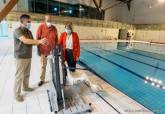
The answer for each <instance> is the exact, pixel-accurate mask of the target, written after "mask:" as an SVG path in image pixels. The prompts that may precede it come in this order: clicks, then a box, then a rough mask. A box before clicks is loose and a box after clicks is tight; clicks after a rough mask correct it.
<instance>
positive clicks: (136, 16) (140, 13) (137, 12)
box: [121, 0, 165, 24]
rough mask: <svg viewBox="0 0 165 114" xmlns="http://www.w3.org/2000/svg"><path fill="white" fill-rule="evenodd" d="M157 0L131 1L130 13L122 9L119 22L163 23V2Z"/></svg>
mask: <svg viewBox="0 0 165 114" xmlns="http://www.w3.org/2000/svg"><path fill="white" fill-rule="evenodd" d="M158 1H159V0H133V2H132V7H131V11H128V10H125V7H123V10H122V11H123V13H122V14H123V16H122V18H121V20H122V21H123V22H128V23H132V24H162V23H165V2H162V3H161V2H158Z"/></svg>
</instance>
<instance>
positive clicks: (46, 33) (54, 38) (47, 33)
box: [36, 23, 58, 55]
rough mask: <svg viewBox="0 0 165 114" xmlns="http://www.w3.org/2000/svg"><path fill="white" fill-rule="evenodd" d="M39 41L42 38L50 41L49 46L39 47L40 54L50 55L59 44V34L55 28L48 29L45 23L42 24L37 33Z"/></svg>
mask: <svg viewBox="0 0 165 114" xmlns="http://www.w3.org/2000/svg"><path fill="white" fill-rule="evenodd" d="M36 37H37V40H40V39H42V38H46V39H48V42H49V44H48V45H46V46H45V45H39V46H38V48H39V49H38V51H39V53H40V54H44V55H49V54H50V51H51V50H52V48H53V46H55V45H56V44H57V42H58V34H57V29H56V27H55V26H53V25H52V26H51V27H47V25H46V24H45V23H42V24H40V26H39V27H38V30H37V33H36Z"/></svg>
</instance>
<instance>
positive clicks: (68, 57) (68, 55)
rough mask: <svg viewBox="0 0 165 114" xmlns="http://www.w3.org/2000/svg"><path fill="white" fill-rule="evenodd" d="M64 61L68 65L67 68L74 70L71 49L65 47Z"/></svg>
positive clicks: (74, 65) (74, 64)
mask: <svg viewBox="0 0 165 114" xmlns="http://www.w3.org/2000/svg"><path fill="white" fill-rule="evenodd" d="M66 61H67V63H68V66H69V70H70V71H72V72H75V68H76V61H74V58H73V52H72V50H71V49H66Z"/></svg>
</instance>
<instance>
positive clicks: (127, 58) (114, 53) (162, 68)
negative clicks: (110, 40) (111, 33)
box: [98, 48, 165, 71]
mask: <svg viewBox="0 0 165 114" xmlns="http://www.w3.org/2000/svg"><path fill="white" fill-rule="evenodd" d="M98 49H101V50H103V51H106V52H109V53H113V54H115V55H118V56H121V57H123V58H127V59H130V60H133V61H136V62H139V63H142V64H144V65H148V66H151V67H153V68H156V69H159V70H162V71H165V69H164V68H161V67H158V66H154V65H151V64H148V63H145V62H142V61H140V60H136V59H133V58H130V57H127V56H125V55H121V54H119V53H115V52H112V51H110V50H105V49H102V48H98Z"/></svg>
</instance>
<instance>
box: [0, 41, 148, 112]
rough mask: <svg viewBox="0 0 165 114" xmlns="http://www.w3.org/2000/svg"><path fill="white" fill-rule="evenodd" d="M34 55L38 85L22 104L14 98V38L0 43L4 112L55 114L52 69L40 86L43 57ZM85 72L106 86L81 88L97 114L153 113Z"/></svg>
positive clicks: (1, 105) (34, 81) (32, 82)
mask: <svg viewBox="0 0 165 114" xmlns="http://www.w3.org/2000/svg"><path fill="white" fill-rule="evenodd" d="M33 55H34V56H33V59H32V70H31V78H30V85H31V86H32V87H34V88H35V91H34V92H32V93H23V95H24V96H25V101H24V102H23V103H18V102H16V101H15V100H14V99H13V82H14V71H15V66H14V58H13V42H12V41H11V40H6V41H1V42H0V114H52V113H51V112H50V107H49V102H48V97H47V92H46V90H47V89H49V85H50V83H49V82H50V77H49V72H47V81H48V83H46V84H45V85H44V86H43V87H40V88H38V87H37V83H38V81H39V60H40V59H39V57H38V56H37V55H36V52H35V51H34V53H33ZM48 70H49V67H48ZM79 72H80V71H79ZM81 72H85V73H86V74H87V76H88V78H89V80H90V81H91V82H92V83H93V84H96V85H99V86H100V87H101V88H103V91H101V92H98V94H96V93H91V92H89V91H88V88H87V87H85V85H83V86H82V88H81V90H84V92H83V94H82V97H83V99H84V100H85V101H86V102H91V103H92V107H93V109H94V110H93V111H92V113H93V114H119V113H121V114H151V112H150V111H149V110H147V109H145V108H144V107H143V106H142V105H140V104H138V103H136V102H135V101H133V100H132V99H131V98H129V97H127V96H126V95H124V94H123V93H121V92H119V91H118V90H117V89H115V88H114V87H112V86H111V85H109V84H107V83H106V82H104V81H103V80H101V79H100V78H98V77H97V76H95V75H94V74H92V73H90V72H89V71H81Z"/></svg>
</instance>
